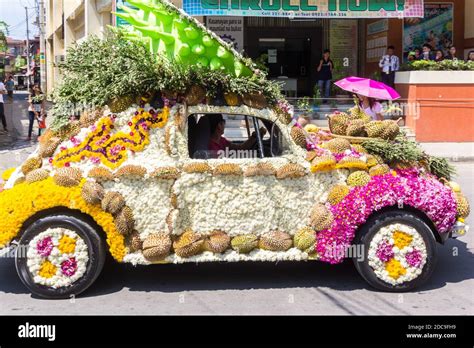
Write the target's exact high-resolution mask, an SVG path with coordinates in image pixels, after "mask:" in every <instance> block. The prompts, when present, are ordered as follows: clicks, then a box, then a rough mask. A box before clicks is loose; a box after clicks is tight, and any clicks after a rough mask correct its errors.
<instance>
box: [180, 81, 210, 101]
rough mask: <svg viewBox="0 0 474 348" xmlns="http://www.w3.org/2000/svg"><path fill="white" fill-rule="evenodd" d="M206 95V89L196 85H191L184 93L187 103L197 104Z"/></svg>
mask: <svg viewBox="0 0 474 348" xmlns="http://www.w3.org/2000/svg"><path fill="white" fill-rule="evenodd" d="M205 97H206V90H205V89H204V88H202V87H201V86H198V85H192V86H191V87H189V88H188V89H187V90H186V93H185V94H184V101H185V102H186V104H187V105H197V104H199V103H200V102H201V101H202V100H203V99H204V98H205Z"/></svg>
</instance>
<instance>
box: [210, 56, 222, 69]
mask: <svg viewBox="0 0 474 348" xmlns="http://www.w3.org/2000/svg"><path fill="white" fill-rule="evenodd" d="M210 66H211V70H217V69H220V68H221V66H222V63H221V60H220V59H219V58H216V57H214V58H212V59H211V64H210Z"/></svg>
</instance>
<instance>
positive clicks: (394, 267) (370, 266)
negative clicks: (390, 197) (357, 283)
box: [353, 211, 438, 292]
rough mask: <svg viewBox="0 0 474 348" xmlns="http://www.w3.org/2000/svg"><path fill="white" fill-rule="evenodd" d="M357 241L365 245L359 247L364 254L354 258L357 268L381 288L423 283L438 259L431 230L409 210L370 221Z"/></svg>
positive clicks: (408, 287) (396, 289)
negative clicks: (361, 256)
mask: <svg viewBox="0 0 474 348" xmlns="http://www.w3.org/2000/svg"><path fill="white" fill-rule="evenodd" d="M355 244H358V245H360V246H361V247H362V249H359V248H357V250H362V255H363V258H359V257H354V258H353V260H354V263H355V267H356V269H357V271H358V272H359V274H360V275H361V276H362V277H363V278H364V279H365V280H366V281H367V282H368V283H369V284H370V285H371V286H373V287H374V288H376V289H379V290H382V291H390V292H402V291H409V290H411V289H414V288H415V287H418V286H420V285H422V284H423V283H424V282H426V281H427V280H428V279H429V278H430V276H431V274H432V273H433V270H434V268H435V265H436V262H437V258H438V254H437V245H436V239H435V237H434V235H433V232H432V230H431V229H430V227H429V226H428V225H427V224H426V223H425V222H424V221H423V220H422V219H420V218H419V217H418V216H416V215H415V214H413V213H410V212H404V211H390V212H385V213H382V214H380V215H378V216H376V217H375V218H373V219H371V220H369V221H368V222H367V223H366V224H365V225H364V226H363V227H362V228H361V229H360V231H359V233H358V235H357V237H356V240H355ZM359 256H360V255H359Z"/></svg>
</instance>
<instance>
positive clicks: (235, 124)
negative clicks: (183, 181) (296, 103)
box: [188, 114, 289, 159]
mask: <svg viewBox="0 0 474 348" xmlns="http://www.w3.org/2000/svg"><path fill="white" fill-rule="evenodd" d="M256 130H259V131H258V134H257V131H256ZM188 151H189V157H191V158H199V159H209V158H236V159H238V158H262V157H277V156H282V155H284V154H285V153H286V152H287V151H289V146H288V143H287V142H286V139H285V138H284V137H283V135H282V133H281V131H280V129H279V128H278V126H277V125H276V124H274V123H273V122H271V121H268V120H264V119H259V118H257V117H254V116H247V115H231V114H193V115H190V116H189V118H188Z"/></svg>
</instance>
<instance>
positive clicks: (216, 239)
mask: <svg viewBox="0 0 474 348" xmlns="http://www.w3.org/2000/svg"><path fill="white" fill-rule="evenodd" d="M229 244H230V237H229V235H228V234H227V233H225V232H223V231H213V232H211V233H210V234H209V235H208V236H206V238H205V239H204V244H203V248H204V250H207V251H211V252H213V253H216V254H219V253H223V252H224V251H225V250H226V249H227V248H228V247H229Z"/></svg>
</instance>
